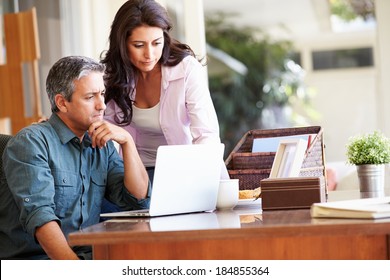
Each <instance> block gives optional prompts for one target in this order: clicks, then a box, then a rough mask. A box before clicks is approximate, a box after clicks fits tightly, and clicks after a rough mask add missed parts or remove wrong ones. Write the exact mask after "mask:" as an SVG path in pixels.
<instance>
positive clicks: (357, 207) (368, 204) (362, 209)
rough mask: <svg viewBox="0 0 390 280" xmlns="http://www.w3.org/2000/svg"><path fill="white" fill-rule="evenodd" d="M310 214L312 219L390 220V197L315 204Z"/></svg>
mask: <svg viewBox="0 0 390 280" xmlns="http://www.w3.org/2000/svg"><path fill="white" fill-rule="evenodd" d="M310 214H311V217H312V218H349V219H351V218H352V219H382V218H390V196H387V197H376V198H362V199H353V200H344V201H334V202H324V203H313V205H312V206H311V208H310Z"/></svg>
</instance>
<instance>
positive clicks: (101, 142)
mask: <svg viewBox="0 0 390 280" xmlns="http://www.w3.org/2000/svg"><path fill="white" fill-rule="evenodd" d="M104 70H105V69H104V66H103V65H102V64H99V63H97V62H96V61H94V60H92V59H89V58H86V57H80V56H69V57H65V58H62V59H60V60H59V61H58V62H56V63H55V64H54V65H53V67H52V68H51V70H50V71H49V74H48V77H47V80H46V91H47V94H48V97H49V99H50V103H51V107H52V112H53V114H52V115H51V117H50V118H49V120H48V121H45V122H41V123H38V124H33V125H31V126H29V127H27V128H24V129H22V130H21V131H20V132H19V133H18V134H17V135H16V136H15V137H13V139H11V140H10V142H9V144H8V146H7V148H6V150H5V151H4V154H3V163H4V173H5V178H3V179H2V180H1V185H0V258H2V259H17V258H22V259H45V258H46V259H47V258H49V259H79V258H90V257H91V252H90V248H85V247H78V248H71V247H70V246H69V245H68V243H67V239H66V238H67V235H68V234H69V233H70V232H73V231H77V230H80V229H83V228H85V227H87V226H90V225H92V224H95V223H98V221H99V215H100V210H101V204H102V200H103V198H104V197H105V198H107V199H108V200H109V201H111V202H113V203H115V204H116V205H118V206H119V207H121V209H123V210H127V209H142V208H148V207H149V201H150V198H149V194H150V183H149V180H148V175H147V173H146V170H145V167H144V166H143V164H142V161H141V159H140V157H139V155H138V153H137V151H136V147H135V144H134V141H133V139H132V137H131V136H130V134H128V133H127V132H126V131H125V130H124V129H122V128H121V127H118V126H115V125H112V124H109V123H107V122H105V121H104V120H103V114H104V110H105V108H106V106H105V103H104V90H105V87H104V82H103V72H104ZM111 140H113V141H115V142H117V143H118V144H119V145H120V146H121V148H122V152H123V155H122V158H123V159H122V158H121V157H120V156H119V154H118V153H117V150H116V149H115V147H114V144H113V142H112V141H111Z"/></svg>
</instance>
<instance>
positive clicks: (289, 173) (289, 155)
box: [269, 138, 308, 178]
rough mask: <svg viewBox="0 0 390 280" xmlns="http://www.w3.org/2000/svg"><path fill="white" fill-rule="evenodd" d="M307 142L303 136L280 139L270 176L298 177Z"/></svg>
mask: <svg viewBox="0 0 390 280" xmlns="http://www.w3.org/2000/svg"><path fill="white" fill-rule="evenodd" d="M307 142H308V141H306V140H304V139H301V138H300V139H283V140H280V142H279V146H278V150H277V152H276V155H275V159H274V162H273V164H272V169H271V173H270V176H269V178H287V177H298V176H299V173H300V170H301V167H302V163H303V160H304V158H305V153H306V150H307Z"/></svg>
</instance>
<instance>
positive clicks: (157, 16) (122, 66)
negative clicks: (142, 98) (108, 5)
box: [101, 0, 195, 125]
mask: <svg viewBox="0 0 390 280" xmlns="http://www.w3.org/2000/svg"><path fill="white" fill-rule="evenodd" d="M142 25H148V26H153V27H159V28H161V29H162V30H163V34H164V47H163V51H162V56H161V59H160V61H159V62H160V63H161V64H162V65H165V66H175V65H177V64H178V63H180V62H181V61H182V60H183V58H185V57H186V56H188V55H192V56H194V57H195V54H194V52H193V51H192V49H191V48H190V47H189V46H188V45H186V44H183V43H180V42H179V41H177V40H175V39H174V38H172V37H171V36H170V34H169V31H170V30H171V29H172V23H171V20H170V18H169V16H168V13H167V11H166V10H165V8H163V7H162V6H161V5H160V4H158V3H157V2H156V1H154V0H129V1H127V2H126V3H124V4H123V5H122V7H120V8H119V10H118V12H117V13H116V15H115V18H114V21H113V22H112V25H111V32H110V36H109V49H108V50H107V51H106V52H103V53H102V54H101V62H102V63H103V64H105V66H106V73H105V76H104V81H105V86H106V103H107V102H109V101H110V100H114V101H115V102H116V104H117V105H118V106H119V108H121V110H122V113H123V115H122V117H123V120H122V121H119V118H118V116H116V120H115V121H116V122H117V123H118V124H121V125H127V124H129V123H130V122H131V119H132V116H133V109H132V100H131V99H130V93H131V92H132V91H134V87H135V79H136V73H137V69H136V68H135V67H134V66H133V65H132V63H131V62H130V58H129V56H128V53H127V44H126V41H127V38H128V37H129V36H131V34H132V32H133V30H134V29H135V28H137V27H139V26H142Z"/></svg>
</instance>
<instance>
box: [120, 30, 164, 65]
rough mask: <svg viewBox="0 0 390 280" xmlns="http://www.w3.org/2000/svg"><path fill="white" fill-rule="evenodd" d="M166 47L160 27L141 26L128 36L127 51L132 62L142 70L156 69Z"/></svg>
mask: <svg viewBox="0 0 390 280" xmlns="http://www.w3.org/2000/svg"><path fill="white" fill-rule="evenodd" d="M163 47H164V34H163V30H162V29H161V28H159V27H152V26H147V25H144V26H140V27H137V28H135V29H134V30H133V32H132V34H131V36H129V37H128V38H127V52H128V55H129V57H130V61H131V63H132V64H133V65H134V66H135V67H137V68H138V70H139V71H141V72H149V71H151V70H153V69H154V67H155V66H156V65H157V63H158V61H159V60H160V58H161V55H162V51H163Z"/></svg>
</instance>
